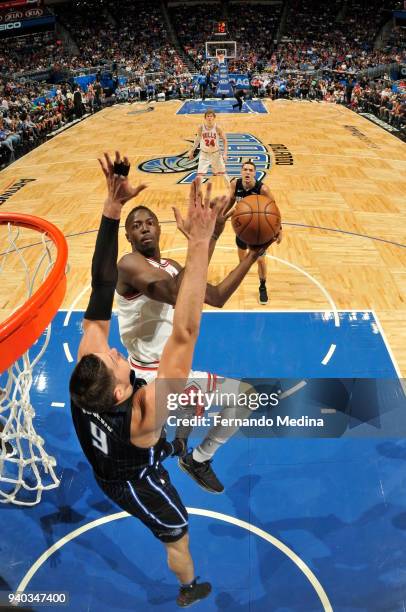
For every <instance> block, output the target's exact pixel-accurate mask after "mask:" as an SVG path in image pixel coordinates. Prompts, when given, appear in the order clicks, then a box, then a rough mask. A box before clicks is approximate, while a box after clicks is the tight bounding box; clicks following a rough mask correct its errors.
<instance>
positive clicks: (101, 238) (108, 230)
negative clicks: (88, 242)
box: [84, 215, 120, 321]
mask: <svg viewBox="0 0 406 612" xmlns="http://www.w3.org/2000/svg"><path fill="white" fill-rule="evenodd" d="M119 225H120V221H119V219H110V218H108V217H105V216H104V215H102V218H101V221H100V227H99V231H98V233H97V239H96V246H95V249H94V254H93V259H92V293H91V295H90V300H89V305H88V307H87V310H86V312H85V317H84V318H85V319H89V320H91V321H109V320H110V319H111V312H112V309H113V299H114V290H115V288H116V283H117V275H118V273H117V256H118V228H119Z"/></svg>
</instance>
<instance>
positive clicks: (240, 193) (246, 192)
mask: <svg viewBox="0 0 406 612" xmlns="http://www.w3.org/2000/svg"><path fill="white" fill-rule="evenodd" d="M262 185H263V183H262V181H255V185H254V186H253V187H251V189H244V184H243V182H242V178H239V179H237V181H236V185H235V201H236V202H239V201H240V200H243V199H244V198H246V197H247V196H250V195H253V194H258V195H260V193H261V187H262Z"/></svg>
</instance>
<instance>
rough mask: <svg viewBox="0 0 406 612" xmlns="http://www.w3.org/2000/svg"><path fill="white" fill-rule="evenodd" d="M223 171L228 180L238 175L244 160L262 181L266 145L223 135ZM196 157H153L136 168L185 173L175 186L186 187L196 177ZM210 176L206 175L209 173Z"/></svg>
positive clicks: (253, 139)
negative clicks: (224, 167) (225, 147)
mask: <svg viewBox="0 0 406 612" xmlns="http://www.w3.org/2000/svg"><path fill="white" fill-rule="evenodd" d="M227 143H228V144H227V162H226V170H227V174H228V175H229V176H230V177H236V176H240V174H241V164H242V163H243V162H244V161H246V160H247V159H251V160H252V161H253V162H255V165H256V167H257V179H258V180H262V179H263V178H264V176H265V174H266V171H267V170H269V168H270V167H271V156H270V155H269V153H268V149H267V147H266V145H264V144H263V143H262V142H261V141H260V140H259V138H257V137H256V136H253V135H252V134H236V133H232V134H227ZM198 161H199V158H198V154H196V155H195V157H194V158H193V159H192V160H190V159H189V158H188V154H187V151H185V152H184V153H180V154H179V155H173V156H167V157H155V158H154V159H149V160H148V161H145V162H143V163H142V164H140V165H139V166H138V169H139V170H141V171H142V172H148V173H151V174H172V173H177V172H182V173H185V172H186V173H187V174H186V176H183V177H182V178H181V179H180V180H179V181H178V183H180V184H190V183H191V182H192V181H193V179H195V178H196V177H197V166H198ZM209 174H210V173H209Z"/></svg>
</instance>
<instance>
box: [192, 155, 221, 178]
mask: <svg viewBox="0 0 406 612" xmlns="http://www.w3.org/2000/svg"><path fill="white" fill-rule="evenodd" d="M210 166H211V169H212V172H213V174H225V172H226V166H225V163H224V159H223V155H222V153H221V151H215V152H214V153H207V152H206V151H200V154H199V165H198V168H197V174H207V172H208V171H209V168H210Z"/></svg>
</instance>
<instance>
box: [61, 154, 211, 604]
mask: <svg viewBox="0 0 406 612" xmlns="http://www.w3.org/2000/svg"><path fill="white" fill-rule="evenodd" d="M99 162H100V165H101V167H102V170H103V173H104V175H105V177H106V181H107V187H108V195H107V198H106V200H105V203H104V207H103V215H102V218H101V222H100V227H99V231H98V235H97V239H96V246H95V250H94V255H93V260H92V293H91V297H90V300H89V305H88V307H87V310H86V313H85V315H84V321H83V336H82V340H81V342H80V345H79V352H78V363H77V365H76V367H75V369H74V371H73V374H72V377H71V380H70V385H69V390H70V395H71V409H72V418H73V423H74V426H75V429H76V433H77V436H78V438H79V441H80V444H81V446H82V449H83V451H84V453H85V455H86V457H87V459H88V461H89V463H90V464H91V466H92V468H93V471H94V475H95V478H96V480H97V482H98V484H99V486H100V488H101V489H102V490H103V491H104V492H105V494H106V495H107V496H108V497H110V498H111V499H112V500H113V501H114V502H115V503H117V504H118V505H119V506H120V507H121V508H122V509H123V510H126V511H127V512H129V513H130V514H132V515H133V516H135V517H137V518H138V519H140V520H141V521H142V522H143V523H144V525H145V526H146V527H148V529H150V530H151V531H152V533H153V534H154V536H155V537H156V538H158V539H159V540H160V541H161V542H162V543H163V544H164V546H165V547H166V550H167V557H168V565H169V568H170V569H171V570H172V571H173V572H174V573H175V574H176V576H177V577H178V579H179V581H180V584H181V586H180V591H179V595H178V598H177V603H178V605H179V606H182V607H185V606H189V605H190V604H192V603H194V602H195V601H198V600H200V599H204V598H205V597H207V596H208V595H209V593H210V591H211V586H210V584H209V583H207V582H205V583H197V580H196V578H195V573H194V567H193V561H192V558H191V556H190V552H189V540H188V533H187V532H188V515H187V511H186V508H185V506H184V505H183V503H182V501H181V500H180V497H179V495H178V493H177V491H176V489H175V488H174V487H173V485H172V484H171V482H170V479H169V475H168V473H167V471H166V470H165V469H164V467H163V465H162V461H163V459H164V458H165V457H166V456H168V455H171V454H172V455H174V454H177V449H176V447H175V446H174V445H172V444H170V443H169V442H167V441H166V440H165V435H164V430H163V426H164V424H165V422H166V420H167V417H168V402H167V399H168V397H167V395H168V394H169V393H180V392H182V391H183V388H184V385H185V382H186V379H187V376H188V374H189V371H190V367H191V365H192V358H193V351H194V346H195V343H196V340H197V337H198V333H199V325H200V318H201V310H202V306H203V299H204V294H205V290H206V282H207V267H208V261H209V256H208V253H209V243H210V237H211V236H212V234H213V231H214V225H215V221H216V214H217V209H216V208H210V206H209V205H208V204H207V205H206V203H203V202H202V201H201V199H200V192H199V189H196V183H193V184H192V187H191V193H190V201H189V209H188V215H187V218H186V220H185V221H183V220H182V222H183V224H184V226H185V227H187V237H188V248H187V256H186V266H185V269H184V273H183V275H182V282H181V283H180V287H179V294H178V299H177V303H176V308H175V310H174V317H173V326H172V328H171V333H170V334H169V336H168V337H167V342H166V343H165V346H164V347H163V351H162V357H161V360H160V364H159V367H158V371H157V374H156V376H157V382H151V383H150V384H148V385H146V384H145V381H142V380H137V379H136V378H135V376H134V371H133V370H131V368H130V366H129V364H128V361H127V360H126V359H125V358H124V357H123V356H122V355H120V353H119V352H118V351H117V350H116V349H114V348H110V346H109V344H108V336H109V328H110V319H111V312H112V304H113V297H114V289H115V285H116V280H117V253H118V229H119V223H120V216H121V209H122V206H123V205H124V204H125V203H126V202H128V201H129V200H131V199H132V198H134V197H135V196H137V194H138V193H139V192H140V191H141V190H142V189H143V188H144V186H143V185H141V186H140V187H138V188H134V187H132V186H131V185H130V183H129V181H128V178H127V175H128V172H129V168H130V166H129V162H128V159H127V158H126V157H124V160H123V161H121V160H120V155H119V153H118V152H116V158H115V162H114V164H113V163H112V161H111V160H110V157H109V156H108V155H107V154H105V159H104V160H103V161H102V160H99ZM177 218H178V219H181V217H180V213H179V212H178V211H177ZM158 382H159V383H160V387H159V388H158V384H157V383H158ZM162 387H164V388H163V389H162Z"/></svg>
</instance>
